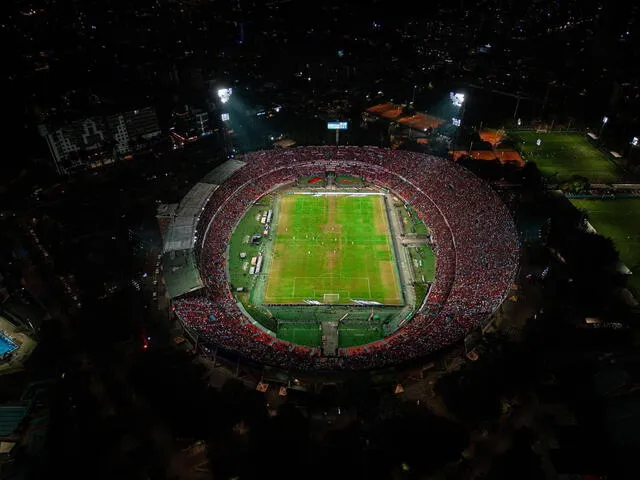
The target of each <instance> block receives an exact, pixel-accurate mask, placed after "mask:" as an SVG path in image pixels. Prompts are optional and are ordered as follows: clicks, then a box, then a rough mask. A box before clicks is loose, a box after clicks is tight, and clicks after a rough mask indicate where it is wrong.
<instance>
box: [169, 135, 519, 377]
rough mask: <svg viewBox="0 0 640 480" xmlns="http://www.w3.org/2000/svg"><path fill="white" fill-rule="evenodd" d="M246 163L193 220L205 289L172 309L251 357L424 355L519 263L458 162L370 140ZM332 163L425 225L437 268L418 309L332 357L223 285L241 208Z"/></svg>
mask: <svg viewBox="0 0 640 480" xmlns="http://www.w3.org/2000/svg"><path fill="white" fill-rule="evenodd" d="M240 160H242V161H244V162H246V165H245V166H243V167H242V168H241V169H240V170H238V171H237V172H236V173H235V174H234V175H233V176H231V177H230V178H229V179H228V180H227V181H226V182H225V183H224V184H223V185H221V186H220V187H219V188H218V189H217V190H215V191H214V192H213V194H212V195H211V197H210V198H209V201H208V202H207V204H206V206H205V208H204V211H203V212H202V215H201V216H200V221H199V225H198V229H197V230H198V232H206V233H205V235H204V238H198V240H197V243H196V258H197V261H198V264H199V267H200V274H201V276H202V278H203V281H204V283H205V285H206V289H205V290H206V296H199V297H195V298H194V297H190V298H179V299H176V300H175V301H174V308H175V311H176V313H177V315H179V316H180V317H181V319H182V321H183V322H184V323H185V324H186V325H187V326H188V327H189V328H191V329H192V330H194V331H195V332H197V333H198V335H199V336H200V338H202V339H204V340H205V341H206V342H208V343H210V344H212V345H216V346H219V347H221V348H224V349H227V350H232V351H235V352H237V353H238V354H240V355H241V356H244V357H247V358H249V359H252V360H255V361H258V362H261V363H267V364H272V365H279V366H284V367H288V368H294V369H298V370H312V369H325V368H332V369H340V368H342V369H366V368H374V367H382V366H385V365H389V364H393V363H399V362H403V361H406V360H410V359H413V358H416V357H419V356H423V355H426V354H428V353H430V352H433V351H435V350H437V349H439V348H442V347H444V346H446V345H448V344H450V343H452V342H455V341H457V340H459V339H461V338H462V337H463V336H464V335H466V334H467V333H468V332H469V331H470V330H471V329H472V328H473V327H475V326H477V325H478V324H479V322H481V321H482V320H483V319H485V318H486V317H487V316H488V315H490V314H491V313H493V312H494V311H495V309H496V308H497V307H498V306H499V305H500V303H501V302H502V301H503V299H504V297H505V296H506V294H507V292H508V290H509V288H510V286H511V284H512V283H513V281H514V279H515V275H516V271H517V267H518V250H519V248H518V236H517V232H516V228H515V225H514V223H513V220H512V218H511V215H510V213H509V211H508V209H507V207H506V206H505V205H504V203H503V202H502V201H501V200H500V198H499V197H498V196H497V194H496V193H495V192H493V190H491V188H490V187H489V186H488V185H487V184H485V183H484V182H483V181H481V180H480V179H478V178H477V177H476V176H474V175H473V174H471V173H470V172H468V171H466V170H464V169H463V168H462V167H460V166H459V165H457V164H455V163H453V162H450V161H447V160H445V159H441V158H437V157H431V156H428V155H424V154H420V153H414V152H405V151H393V150H388V149H380V148H376V147H339V148H338V147H300V148H295V149H290V150H271V151H263V152H255V153H251V154H247V155H244V156H243V157H240ZM323 171H334V172H336V173H345V174H350V175H355V176H360V177H363V178H365V179H366V180H367V181H369V182H372V183H374V184H376V185H378V186H380V187H384V188H387V189H389V190H391V191H392V192H394V194H396V195H397V196H399V197H401V198H402V199H404V200H405V201H406V202H407V203H409V204H410V205H411V206H412V207H413V208H414V209H415V210H416V211H417V212H418V215H419V216H420V217H421V218H422V220H423V221H424V222H425V224H426V225H428V226H429V228H430V229H431V232H432V238H433V241H434V247H435V250H436V275H435V281H434V282H433V285H432V287H431V290H430V292H429V295H428V297H427V301H426V302H425V304H424V307H423V308H422V309H421V310H420V311H419V312H416V313H415V315H414V316H413V318H412V319H411V320H410V321H408V322H406V323H405V324H404V325H403V326H402V328H400V329H399V330H398V331H396V332H395V333H393V334H392V335H390V336H388V337H387V338H385V339H383V340H380V341H377V342H374V343H371V344H368V345H364V346H360V347H350V348H342V349H339V351H338V356H336V357H325V356H323V355H321V352H320V350H319V349H318V348H311V347H304V346H298V345H294V344H291V343H289V342H285V341H282V340H279V339H277V338H275V337H274V336H273V335H272V334H270V333H268V332H267V331H266V330H264V329H262V328H261V327H260V326H258V325H256V324H254V323H253V322H252V321H251V320H249V319H248V318H247V317H246V316H245V315H244V314H243V312H242V310H241V309H240V307H239V306H238V304H237V303H236V301H235V299H234V297H233V295H232V294H231V291H230V289H229V284H228V280H227V278H228V276H227V272H226V257H225V256H226V251H227V244H228V241H229V239H230V237H231V233H232V231H233V229H234V228H235V226H236V225H237V223H238V221H239V220H240V218H241V217H242V215H243V214H244V212H245V211H246V210H247V208H248V207H249V206H250V205H251V204H253V203H254V202H255V201H256V200H258V199H259V198H260V197H261V196H262V195H264V194H265V193H266V192H268V191H271V190H273V189H274V188H277V187H278V186H280V185H283V184H286V183H290V182H292V181H294V180H296V179H297V178H298V177H300V176H305V175H314V174H317V173H318V172H323Z"/></svg>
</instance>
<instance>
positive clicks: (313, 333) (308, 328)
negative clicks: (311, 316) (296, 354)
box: [278, 323, 322, 347]
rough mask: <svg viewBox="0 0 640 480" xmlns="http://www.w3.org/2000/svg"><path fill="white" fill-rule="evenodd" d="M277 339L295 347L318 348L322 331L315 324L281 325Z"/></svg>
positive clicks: (320, 343)
mask: <svg viewBox="0 0 640 480" xmlns="http://www.w3.org/2000/svg"><path fill="white" fill-rule="evenodd" d="M278 338H280V339H283V340H286V341H288V342H291V343H295V344H297V345H306V346H308V347H319V346H321V345H322V329H321V328H320V327H319V325H318V324H316V323H308V324H294V323H283V324H281V325H280V328H279V329H278Z"/></svg>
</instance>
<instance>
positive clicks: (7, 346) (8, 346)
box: [0, 333, 18, 355]
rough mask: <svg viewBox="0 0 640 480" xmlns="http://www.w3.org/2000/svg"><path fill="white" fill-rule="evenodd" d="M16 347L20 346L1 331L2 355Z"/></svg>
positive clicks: (0, 351)
mask: <svg viewBox="0 0 640 480" xmlns="http://www.w3.org/2000/svg"><path fill="white" fill-rule="evenodd" d="M16 348H18V346H17V345H16V344H15V343H13V342H12V341H11V340H10V339H8V338H7V337H5V336H4V335H3V334H1V333H0V355H4V354H5V353H7V352H13V351H14V350H15V349H16Z"/></svg>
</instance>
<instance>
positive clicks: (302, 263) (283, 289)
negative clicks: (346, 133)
mask: <svg viewBox="0 0 640 480" xmlns="http://www.w3.org/2000/svg"><path fill="white" fill-rule="evenodd" d="M267 275H268V278H267V287H266V291H265V295H264V299H263V301H264V303H276V304H282V303H305V300H312V301H313V300H315V301H318V302H321V303H333V304H350V303H352V302H351V300H352V299H356V300H373V301H377V302H380V303H384V304H388V305H400V304H402V303H403V300H402V293H401V290H400V282H399V280H398V271H397V267H396V264H395V256H394V253H393V246H392V243H391V238H390V234H389V227H388V222H387V216H386V212H385V207H384V198H383V197H382V196H381V195H361V196H356V195H348V194H345V195H321V196H316V195H313V194H311V195H307V194H286V195H283V196H282V197H281V198H280V203H279V213H278V218H277V231H276V238H275V244H274V246H273V250H272V260H271V265H270V267H269V270H268V272H267Z"/></svg>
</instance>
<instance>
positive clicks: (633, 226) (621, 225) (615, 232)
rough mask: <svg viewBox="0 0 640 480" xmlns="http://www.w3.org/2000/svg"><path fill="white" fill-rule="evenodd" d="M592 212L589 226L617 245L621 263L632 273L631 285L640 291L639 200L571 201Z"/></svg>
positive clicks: (578, 206)
mask: <svg viewBox="0 0 640 480" xmlns="http://www.w3.org/2000/svg"><path fill="white" fill-rule="evenodd" d="M571 203H573V204H574V205H575V206H576V207H577V208H580V209H584V210H586V211H588V212H589V223H591V225H593V228H595V229H596V230H597V231H598V233H599V234H601V235H603V236H605V237H610V238H611V239H613V241H614V242H615V245H616V248H617V249H618V252H620V260H622V262H624V264H625V265H626V266H627V267H628V268H629V269H630V270H631V271H632V272H633V275H631V276H630V277H629V284H630V285H631V286H632V287H634V288H635V289H637V290H639V291H640V199H634V198H631V199H626V198H622V199H612V200H584V199H572V200H571Z"/></svg>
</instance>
